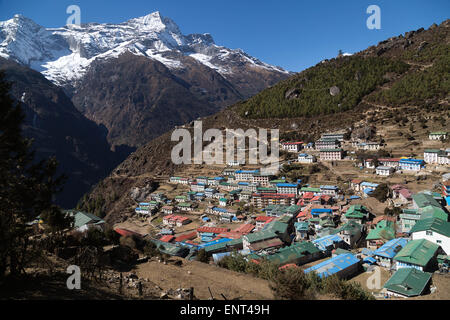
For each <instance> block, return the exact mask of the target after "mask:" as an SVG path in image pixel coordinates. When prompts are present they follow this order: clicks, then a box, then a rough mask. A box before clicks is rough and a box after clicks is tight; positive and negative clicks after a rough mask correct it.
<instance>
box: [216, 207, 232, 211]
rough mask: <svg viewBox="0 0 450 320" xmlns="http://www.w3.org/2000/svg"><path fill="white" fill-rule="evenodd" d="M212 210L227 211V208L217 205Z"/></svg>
mask: <svg viewBox="0 0 450 320" xmlns="http://www.w3.org/2000/svg"><path fill="white" fill-rule="evenodd" d="M213 210H215V211H219V212H228V210H227V209H225V208H219V207H214V208H213Z"/></svg>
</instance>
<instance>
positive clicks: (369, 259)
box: [363, 257, 377, 264]
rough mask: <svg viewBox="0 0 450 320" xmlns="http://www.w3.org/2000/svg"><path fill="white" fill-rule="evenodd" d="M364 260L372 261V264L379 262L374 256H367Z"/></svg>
mask: <svg viewBox="0 0 450 320" xmlns="http://www.w3.org/2000/svg"><path fill="white" fill-rule="evenodd" d="M363 262H367V263H370V264H374V263H377V260H375V259H374V258H372V257H366V258H364V259H363Z"/></svg>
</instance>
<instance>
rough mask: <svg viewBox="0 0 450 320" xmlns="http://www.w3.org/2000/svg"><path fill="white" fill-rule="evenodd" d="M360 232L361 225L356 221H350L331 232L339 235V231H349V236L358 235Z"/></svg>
mask: <svg viewBox="0 0 450 320" xmlns="http://www.w3.org/2000/svg"><path fill="white" fill-rule="evenodd" d="M361 230H362V225H361V224H359V223H358V222H356V221H353V220H351V221H349V222H347V223H346V224H344V225H342V226H341V227H339V228H337V229H336V230H335V231H334V232H333V234H336V233H339V232H341V231H349V232H350V234H352V235H356V234H358V233H360V232H361Z"/></svg>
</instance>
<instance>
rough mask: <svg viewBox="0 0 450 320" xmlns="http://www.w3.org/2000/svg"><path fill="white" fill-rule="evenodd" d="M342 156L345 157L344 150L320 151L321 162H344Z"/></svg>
mask: <svg viewBox="0 0 450 320" xmlns="http://www.w3.org/2000/svg"><path fill="white" fill-rule="evenodd" d="M342 155H343V150H342V149H321V150H320V160H321V161H334V160H342Z"/></svg>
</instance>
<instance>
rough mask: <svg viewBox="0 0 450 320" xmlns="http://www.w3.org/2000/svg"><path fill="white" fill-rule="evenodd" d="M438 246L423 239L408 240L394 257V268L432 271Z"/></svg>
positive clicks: (435, 263)
mask: <svg viewBox="0 0 450 320" xmlns="http://www.w3.org/2000/svg"><path fill="white" fill-rule="evenodd" d="M439 253H440V250H439V246H438V245H437V244H435V243H433V242H430V241H428V240H425V239H421V240H411V241H409V242H408V243H407V244H406V245H405V246H404V247H403V248H402V249H401V250H400V251H399V252H398V253H397V254H396V255H395V257H394V268H395V269H396V270H399V269H401V268H416V269H418V270H420V271H434V270H435V269H436V267H437V255H438V254H439Z"/></svg>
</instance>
